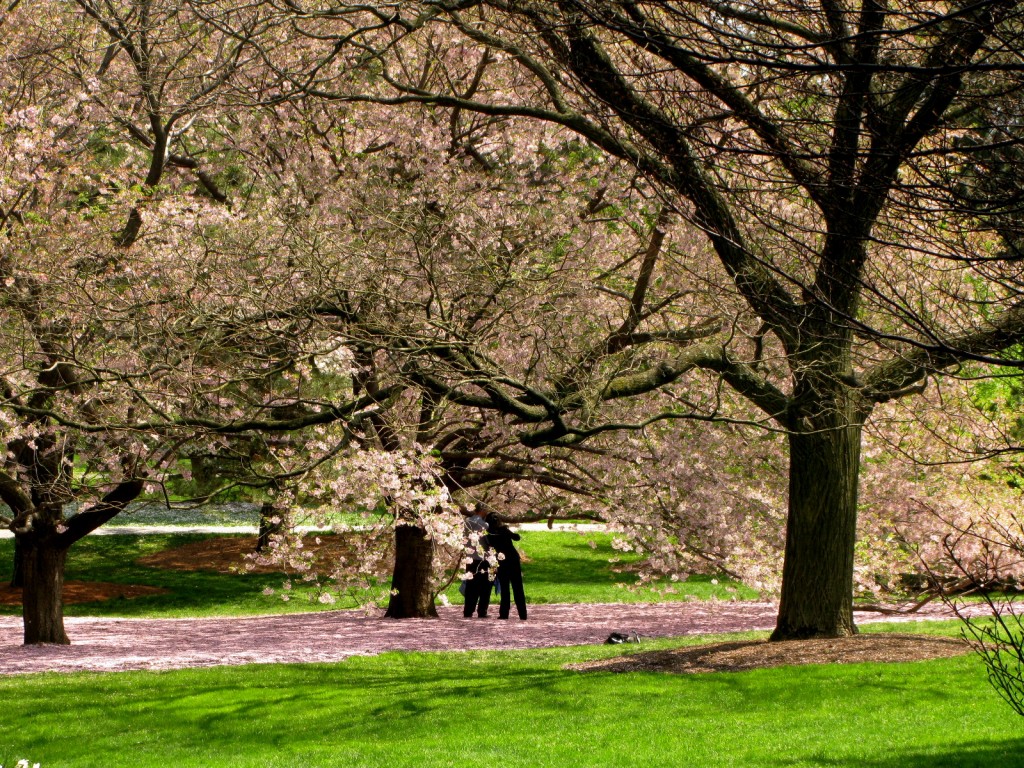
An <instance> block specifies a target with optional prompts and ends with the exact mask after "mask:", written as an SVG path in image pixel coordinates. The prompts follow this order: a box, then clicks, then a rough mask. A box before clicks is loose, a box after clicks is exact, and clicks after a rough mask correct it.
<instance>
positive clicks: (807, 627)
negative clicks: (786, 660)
mask: <svg viewBox="0 0 1024 768" xmlns="http://www.w3.org/2000/svg"><path fill="white" fill-rule="evenodd" d="M816 421H817V420H816ZM822 421H831V422H832V424H831V425H830V426H828V427H822V425H820V424H817V425H815V426H816V427H818V428H817V429H814V430H812V431H803V432H797V433H791V435H790V438H789V454H790V455H789V462H790V464H789V518H788V524H787V528H786V554H785V561H784V563H783V567H782V597H781V602H780V604H779V617H778V622H777V624H776V627H775V631H774V633H773V634H772V636H771V639H772V640H796V639H801V638H811V637H845V636H848V635H852V634H855V633H856V631H857V629H856V627H855V626H854V624H853V555H854V547H855V544H856V540H857V485H858V476H859V472H860V440H861V428H862V422H860V421H859V420H858V419H857V418H856V417H855V416H854V414H853V407H852V405H850V404H847V405H846V406H845V407H843V406H840V407H839V408H837V409H836V411H835V412H833V414H832V418H827V419H822ZM836 422H838V423H836Z"/></svg>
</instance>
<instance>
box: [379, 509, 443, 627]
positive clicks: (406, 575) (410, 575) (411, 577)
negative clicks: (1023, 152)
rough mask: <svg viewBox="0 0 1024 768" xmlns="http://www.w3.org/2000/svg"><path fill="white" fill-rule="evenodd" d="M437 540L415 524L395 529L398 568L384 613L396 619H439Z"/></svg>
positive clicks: (393, 576)
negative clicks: (436, 602) (435, 578)
mask: <svg viewBox="0 0 1024 768" xmlns="http://www.w3.org/2000/svg"><path fill="white" fill-rule="evenodd" d="M433 564H434V542H433V541H432V540H431V539H429V538H427V534H426V531H424V530H423V529H422V528H420V527H418V526H414V525H399V526H398V527H396V528H395V569H394V571H393V573H392V576H391V599H390V600H389V601H388V610H387V612H386V613H385V614H384V615H385V616H388V617H389V618H392V619H428V618H437V609H436V608H435V607H434V595H433V593H432V592H431V589H430V582H431V577H432V576H433Z"/></svg>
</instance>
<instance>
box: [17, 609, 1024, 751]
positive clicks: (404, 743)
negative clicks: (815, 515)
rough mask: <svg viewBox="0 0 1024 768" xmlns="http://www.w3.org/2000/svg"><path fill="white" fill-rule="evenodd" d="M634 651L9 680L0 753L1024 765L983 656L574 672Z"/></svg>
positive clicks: (1021, 746)
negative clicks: (699, 671) (692, 671)
mask: <svg viewBox="0 0 1024 768" xmlns="http://www.w3.org/2000/svg"><path fill="white" fill-rule="evenodd" d="M903 629H904V631H905V627H904V628H903ZM944 631H947V632H953V631H955V625H951V624H947V625H945V629H944ZM716 639H722V638H716ZM682 642H683V641H679V640H677V641H674V644H676V645H679V644H682ZM687 642H689V643H693V642H699V641H697V640H694V639H690V640H688V641H687ZM670 644H671V643H668V642H662V643H659V644H658V645H659V646H666V645H670ZM648 647H651V646H648ZM620 650H621V649H614V648H609V647H607V646H590V647H584V648H573V649H550V650H540V651H529V652H524V651H516V652H466V653H405V654H397V653H392V654H385V655H382V656H378V657H368V658H353V659H350V660H348V661H346V662H343V663H339V664H331V665H295V666H280V665H270V666H249V667H237V668H214V669H200V670H184V671H178V672H164V673H145V672H131V673H111V674H77V675H62V676H58V675H53V674H44V675H31V676H25V677H7V678H0V701H3V702H4V706H3V710H4V715H3V717H2V718H0V762H2V761H3V760H11V761H12V762H13V759H16V758H18V757H26V758H29V759H31V760H33V761H39V762H41V763H42V766H43V768H56V767H57V766H61V767H62V768H64V767H67V768H72V767H76V766H103V767H104V768H109V767H110V766H140V767H145V766H159V767H160V768H166V767H167V766H202V767H203V768H214V767H215V766H225V767H226V768H227V767H230V768H248V767H250V766H251V767H253V768H255V767H257V766H259V768H270V767H272V766H280V767H281V768H285V767H287V768H292V767H294V766H315V767H320V766H346V767H351V768H358V767H359V766H367V767H369V766H374V767H376V766H381V767H383V766H389V767H398V766H409V767H410V768H413V767H415V768H433V767H434V766H437V767H438V768H440V767H441V766H452V767H458V768H462V766H476V765H496V766H558V767H559V768H561V767H562V766H594V767H595V768H597V767H600V768H606V767H616V768H619V767H622V768H631V767H633V766H636V768H654V767H658V766H693V767H697V766H709V767H710V766H714V767H715V768H722V767H724V766H780V767H785V768H796V767H797V766H849V768H935V767H936V766H938V767H940V768H941V767H942V766H949V768H953V767H954V766H956V767H957V768H966V767H969V766H1000V768H1014V767H1015V766H1024V734H1022V731H1021V721H1020V719H1019V718H1018V717H1017V716H1015V715H1013V714H1012V712H1011V710H1010V709H1009V708H1008V707H1006V706H1005V705H1004V704H1003V703H1002V702H1001V701H1000V700H999V699H998V697H997V696H996V695H995V694H994V693H993V692H992V691H991V689H990V688H989V687H988V685H987V683H986V681H985V676H984V672H983V670H982V668H981V665H980V663H979V662H978V661H977V660H976V659H975V657H973V656H964V657H960V658H956V659H947V660H939V661H928V662H918V663H902V664H857V665H830V666H808V667H788V668H778V669H772V670H759V671H751V672H742V673H715V674H704V675H680V676H673V675H666V674H654V673H630V674H611V673H587V674H581V673H577V672H571V671H567V670H565V669H564V668H563V665H565V664H566V663H568V662H573V661H580V660H584V659H591V658H598V657H602V656H606V655H612V654H616V653H619V652H620Z"/></svg>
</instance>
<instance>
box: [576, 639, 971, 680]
mask: <svg viewBox="0 0 1024 768" xmlns="http://www.w3.org/2000/svg"><path fill="white" fill-rule="evenodd" d="M969 652H970V648H968V646H967V644H966V643H964V642H963V641H961V640H956V639H953V638H948V637H934V636H930V635H899V634H877V635H875V634H871V635H854V636H853V637H841V638H830V639H823V640H790V641H787V642H784V643H769V642H768V641H766V640H757V641H752V642H730V643H714V644H712V645H702V646H699V647H696V648H677V649H675V650H671V651H650V652H646V653H636V654H632V655H629V656H620V657H618V658H614V659H602V660H600V661H590V662H586V663H583V664H573V665H571V666H570V667H569V668H570V669H574V670H578V671H581V672H672V673H696V672H741V671H743V670H747V669H766V668H769V667H781V666H795V665H800V664H855V663H861V662H898V661H924V660H926V659H940V658H948V657H952V656H962V655H963V654H965V653H969Z"/></svg>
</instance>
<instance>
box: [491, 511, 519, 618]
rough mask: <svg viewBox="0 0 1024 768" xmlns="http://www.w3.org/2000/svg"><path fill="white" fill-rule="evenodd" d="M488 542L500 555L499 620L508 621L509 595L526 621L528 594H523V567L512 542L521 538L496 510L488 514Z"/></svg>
mask: <svg viewBox="0 0 1024 768" xmlns="http://www.w3.org/2000/svg"><path fill="white" fill-rule="evenodd" d="M485 520H487V541H488V543H489V544H490V545H491V547H493V548H494V549H495V551H497V553H498V583H499V584H500V585H501V600H500V602H499V603H498V618H499V619H507V618H508V614H509V611H510V608H511V606H510V601H509V595H510V592H511V595H512V596H514V597H515V600H516V611H517V612H518V613H519V618H520V620H521V621H526V593H525V592H523V566H522V560H521V559H520V557H519V552H518V551H517V550H516V547H515V544H513V543H512V542H514V541H519V539H520V536H519V534H518V533H516V532H515V531H513V530H511V529H510V528H509V527H508V526H507V525H505V523H504V522H502V520H501V518H500V517H498V514H497V513H496V512H495V511H494V510H490V511H489V512H488V513H487V517H486V518H485Z"/></svg>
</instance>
